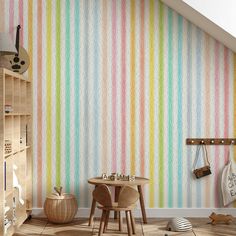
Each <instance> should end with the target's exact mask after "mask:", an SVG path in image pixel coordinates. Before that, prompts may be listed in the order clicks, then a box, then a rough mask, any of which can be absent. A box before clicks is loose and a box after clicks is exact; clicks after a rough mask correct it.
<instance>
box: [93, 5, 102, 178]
mask: <svg viewBox="0 0 236 236" xmlns="http://www.w3.org/2000/svg"><path fill="white" fill-rule="evenodd" d="M99 5H100V4H99V1H95V2H94V71H93V72H94V74H93V79H94V90H93V92H94V96H93V99H94V129H93V132H94V175H95V176H99V170H100V168H99V152H98V145H99V140H98V121H99V83H98V82H99V72H98V66H99V55H98V53H99V52H98V49H99V45H98V42H99V34H98V22H99V21H98V11H99V9H98V8H99Z"/></svg>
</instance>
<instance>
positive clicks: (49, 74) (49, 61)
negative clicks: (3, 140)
mask: <svg viewBox="0 0 236 236" xmlns="http://www.w3.org/2000/svg"><path fill="white" fill-rule="evenodd" d="M51 8H52V6H51V1H50V0H48V1H47V11H46V14H47V15H46V18H47V35H46V37H47V40H46V42H47V46H46V52H47V59H46V74H47V78H46V86H47V92H46V104H47V108H46V111H47V116H46V123H47V125H46V127H47V136H46V159H47V161H46V162H47V175H46V176H47V177H46V179H47V180H46V182H47V193H50V192H51V191H52V174H51V171H52V142H51V139H52V122H51V117H52V112H51V110H52V109H51V108H52V107H51V105H52V95H51V91H52V88H51V84H52V71H51V70H52V69H51V68H52V58H51V55H52V46H51V38H52V34H51V32H52V30H51V18H52V17H51V16H52V14H51Z"/></svg>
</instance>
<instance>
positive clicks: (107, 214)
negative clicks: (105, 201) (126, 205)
mask: <svg viewBox="0 0 236 236" xmlns="http://www.w3.org/2000/svg"><path fill="white" fill-rule="evenodd" d="M109 216H110V211H106V218H105V225H104V229H103V233H105V231H106V230H107V226H108V221H109Z"/></svg>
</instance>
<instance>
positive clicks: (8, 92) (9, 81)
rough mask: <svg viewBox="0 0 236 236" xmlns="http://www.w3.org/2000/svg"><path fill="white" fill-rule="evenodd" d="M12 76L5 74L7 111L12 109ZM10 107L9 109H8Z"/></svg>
mask: <svg viewBox="0 0 236 236" xmlns="http://www.w3.org/2000/svg"><path fill="white" fill-rule="evenodd" d="M12 91H13V77H12V76H7V75H6V76H5V104H4V105H5V109H7V107H8V109H7V110H8V111H9V112H12V111H13V92H12ZM9 108H11V109H9Z"/></svg>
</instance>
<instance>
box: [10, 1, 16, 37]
mask: <svg viewBox="0 0 236 236" xmlns="http://www.w3.org/2000/svg"><path fill="white" fill-rule="evenodd" d="M14 30H15V29H14V0H10V4H9V33H10V35H11V38H12V40H15V37H14Z"/></svg>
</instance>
